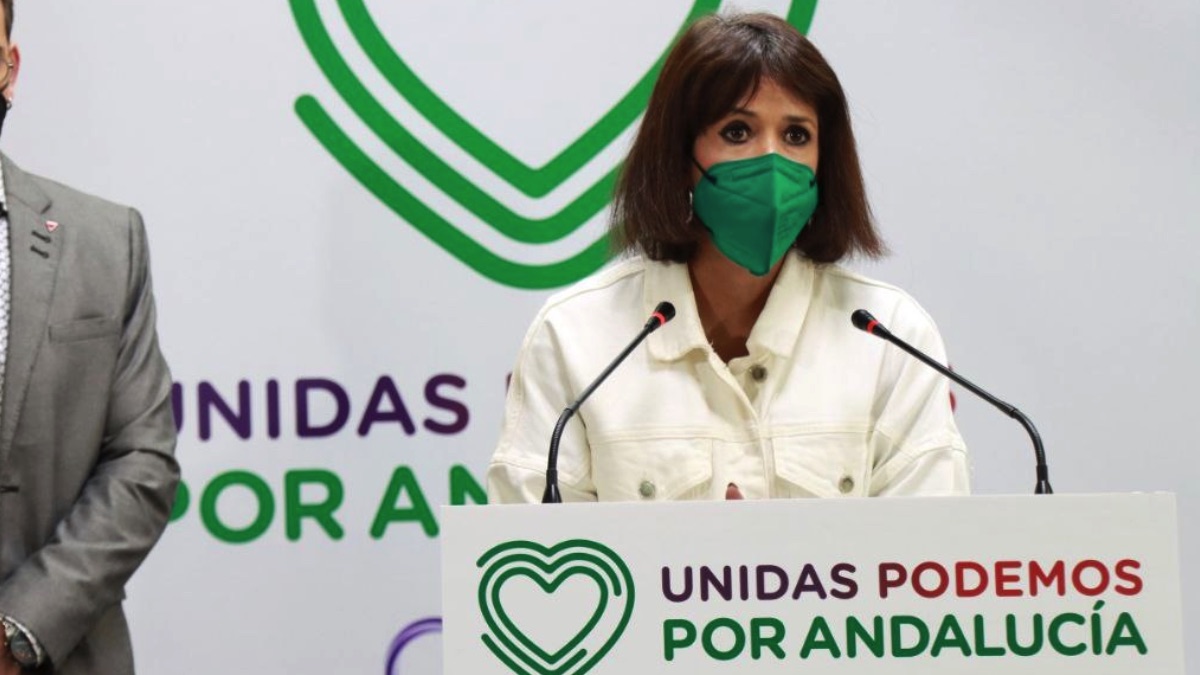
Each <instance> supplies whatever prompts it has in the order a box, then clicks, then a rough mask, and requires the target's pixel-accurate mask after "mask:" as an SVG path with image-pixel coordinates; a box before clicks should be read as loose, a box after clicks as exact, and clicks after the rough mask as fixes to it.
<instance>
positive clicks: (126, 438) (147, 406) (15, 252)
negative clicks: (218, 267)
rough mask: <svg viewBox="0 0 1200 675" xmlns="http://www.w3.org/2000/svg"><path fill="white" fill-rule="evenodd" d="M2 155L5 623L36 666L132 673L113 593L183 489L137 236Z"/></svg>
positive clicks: (0, 558) (122, 217) (0, 551)
mask: <svg viewBox="0 0 1200 675" xmlns="http://www.w3.org/2000/svg"><path fill="white" fill-rule="evenodd" d="M0 161H3V162H4V170H3V175H4V184H5V188H6V192H7V198H8V221H9V233H10V234H9V240H10V242H11V256H12V277H11V283H12V305H11V312H10V316H9V335H8V352H7V354H8V361H7V366H6V368H5V375H4V389H3V400H2V402H0V405H2V409H0V613H3V614H6V615H9V616H12V617H13V618H15V619H16V620H18V621H19V622H20V623H22V624H23V625H24V626H25V627H26V628H28V629H29V630H30V632H32V633H33V634H34V635H35V636H36V637H37V639H38V640H39V642H40V643H41V644H42V646H43V647H44V649H45V650H46V653H47V656H48V658H49V660H50V664H49V665H48V666H47V667H45V668H42V669H40V672H46V673H58V674H61V675H74V674H81V675H82V674H84V673H86V674H89V675H120V674H124V673H132V672H133V655H132V650H131V648H130V643H129V632H128V628H127V625H126V622H125V616H124V613H123V612H122V609H121V601H122V599H123V598H124V590H123V589H124V586H125V582H126V581H127V580H128V579H129V577H130V575H132V574H133V572H134V570H135V569H137V567H138V565H139V564H141V562H142V560H143V559H144V558H145V557H146V554H147V553H148V552H149V551H150V548H151V547H152V546H153V545H154V543H155V541H157V540H158V538H159V536H160V535H161V534H162V531H163V528H164V527H165V526H166V522H167V518H168V516H169V514H170V511H171V506H172V503H173V501H174V498H175V490H176V486H177V483H178V480H179V467H178V464H176V462H175V458H174V450H175V423H174V420H173V417H172V412H171V377H170V373H169V372H168V371H167V365H166V362H165V361H164V360H163V357H162V355H161V354H160V353H159V349H158V339H157V336H156V333H155V328H154V323H155V311H154V298H153V295H152V294H151V289H150V270H149V261H148V259H147V248H146V234H145V230H144V229H143V226H142V221H141V217H140V216H139V215H138V213H137V212H136V211H134V210H132V209H130V208H127V207H122V206H117V205H115V204H111V203H109V202H106V201H103V200H100V199H97V198H95V197H91V196H88V195H85V194H82V193H80V192H77V191H75V190H72V189H70V188H68V187H65V186H63V185H59V184H57V183H54V182H52V181H48V180H46V179H44V178H39V177H36V176H32V175H29V174H26V173H25V172H23V171H21V169H20V168H18V167H17V166H16V165H14V164H13V163H12V162H11V161H10V160H9V159H8V158H7V157H3V156H0ZM48 222H52V223H57V225H48V224H47V223H48Z"/></svg>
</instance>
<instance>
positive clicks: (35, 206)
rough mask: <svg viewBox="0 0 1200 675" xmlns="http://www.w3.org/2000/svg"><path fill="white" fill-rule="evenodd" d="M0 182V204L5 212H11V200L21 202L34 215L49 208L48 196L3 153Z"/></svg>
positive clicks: (0, 165)
mask: <svg viewBox="0 0 1200 675" xmlns="http://www.w3.org/2000/svg"><path fill="white" fill-rule="evenodd" d="M0 181H2V187H0V204H2V205H3V206H4V207H5V210H9V211H11V210H12V203H13V200H18V201H21V202H22V203H24V204H25V205H26V206H28V207H29V208H30V209H32V210H33V212H34V213H45V212H46V209H48V208H50V196H49V195H47V194H46V193H45V192H44V191H42V189H41V188H40V187H38V186H37V184H36V183H34V182H33V181H32V180H30V178H29V175H28V174H26V173H25V172H24V171H22V170H21V167H19V166H17V165H16V164H14V163H13V161H12V160H11V159H9V158H8V155H5V154H3V153H0Z"/></svg>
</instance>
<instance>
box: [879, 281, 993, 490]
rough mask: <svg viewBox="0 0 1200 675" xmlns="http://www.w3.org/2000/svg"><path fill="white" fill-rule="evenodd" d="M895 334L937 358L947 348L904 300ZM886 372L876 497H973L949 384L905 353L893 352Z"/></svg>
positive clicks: (922, 313)
mask: <svg viewBox="0 0 1200 675" xmlns="http://www.w3.org/2000/svg"><path fill="white" fill-rule="evenodd" d="M886 323H887V324H888V326H889V327H890V328H891V330H892V331H893V332H894V333H896V335H898V336H902V337H904V338H905V340H906V341H908V342H909V343H911V344H912V345H913V346H914V347H916V348H917V349H920V350H921V351H923V352H925V353H927V354H929V355H930V356H931V357H932V358H933V359H935V360H937V361H939V362H941V363H946V362H947V361H946V348H945V346H944V345H943V343H942V338H941V336H940V335H939V334H938V332H937V328H936V327H935V326H934V323H933V320H932V319H930V318H929V315H928V314H926V313H925V311H924V310H923V309H921V308H920V307H919V306H918V305H917V304H916V302H914V301H913V300H912V299H910V298H908V297H907V296H904V297H903V298H902V300H901V302H900V303H899V304H898V305H897V307H896V309H895V311H894V313H893V315H892V316H891V317H890V318H888V319H887V320H886ZM886 354H887V356H885V357H884V362H883V372H882V373H881V384H882V385H883V386H882V387H881V388H880V396H879V400H878V401H877V406H879V408H880V413H879V417H878V421H877V422H876V425H875V432H874V434H873V439H872V455H873V464H874V467H873V471H872V478H871V488H870V494H871V495H872V496H938V495H942V496H949V495H965V494H968V493H970V468H969V464H968V457H967V448H966V445H965V444H964V443H963V439H962V436H961V435H960V434H959V432H958V427H957V425H956V424H955V422H954V411H953V409H952V407H951V405H950V385H949V380H947V379H946V378H945V377H943V376H942V375H941V374H940V373H938V372H937V371H935V370H933V369H932V368H930V367H929V366H927V365H925V364H924V363H921V362H920V361H918V360H917V359H915V358H913V357H912V356H910V355H908V354H906V353H904V352H902V351H901V350H900V349H896V348H889V349H888V350H887V352H886Z"/></svg>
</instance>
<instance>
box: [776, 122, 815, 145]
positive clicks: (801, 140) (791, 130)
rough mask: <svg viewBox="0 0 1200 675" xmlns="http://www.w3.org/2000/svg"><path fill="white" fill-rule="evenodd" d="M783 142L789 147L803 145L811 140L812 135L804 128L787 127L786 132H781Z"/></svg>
mask: <svg viewBox="0 0 1200 675" xmlns="http://www.w3.org/2000/svg"><path fill="white" fill-rule="evenodd" d="M783 140H785V141H787V143H788V144H789V145H804V144H805V143H808V142H809V141H810V140H812V134H810V133H808V129H805V128H804V127H799V126H796V127H788V129H787V131H785V132H783Z"/></svg>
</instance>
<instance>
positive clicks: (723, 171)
mask: <svg viewBox="0 0 1200 675" xmlns="http://www.w3.org/2000/svg"><path fill="white" fill-rule="evenodd" d="M701 171H702V172H703V174H704V175H703V176H702V177H701V178H700V182H699V183H697V184H696V188H695V193H694V195H693V197H692V208H693V209H694V210H695V211H696V215H697V216H699V218H700V221H701V222H702V223H703V224H704V227H705V229H707V230H708V232H709V234H710V235H711V236H712V241H713V244H714V245H715V246H716V247H717V250H719V251H721V253H723V254H725V257H727V258H729V259H730V260H732V261H733V262H735V263H737V264H738V265H741V266H742V267H745V268H746V269H747V270H749V271H750V273H751V274H754V275H756V276H760V277H761V276H763V275H764V274H766V273H767V272H769V271H770V270H771V268H772V267H774V265H775V263H777V262H779V260H780V258H782V257H783V254H784V253H787V251H788V249H789V248H791V247H792V243H793V242H795V241H796V236H797V235H799V234H800V231H801V230H803V229H804V226H805V225H806V224H807V223H808V220H809V219H810V218H812V214H813V211H815V210H816V208H817V176H816V174H814V173H813V170H812V169H810V168H809V167H807V166H805V165H804V164H800V163H799V162H793V161H792V160H790V159H788V158H786V157H783V156H782V155H778V154H774V153H772V154H769V155H762V156H759V157H751V158H750V159H738V160H733V161H730V162H720V163H717V164H713V165H712V166H710V167H708V169H707V170H705V169H703V168H702V169H701Z"/></svg>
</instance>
